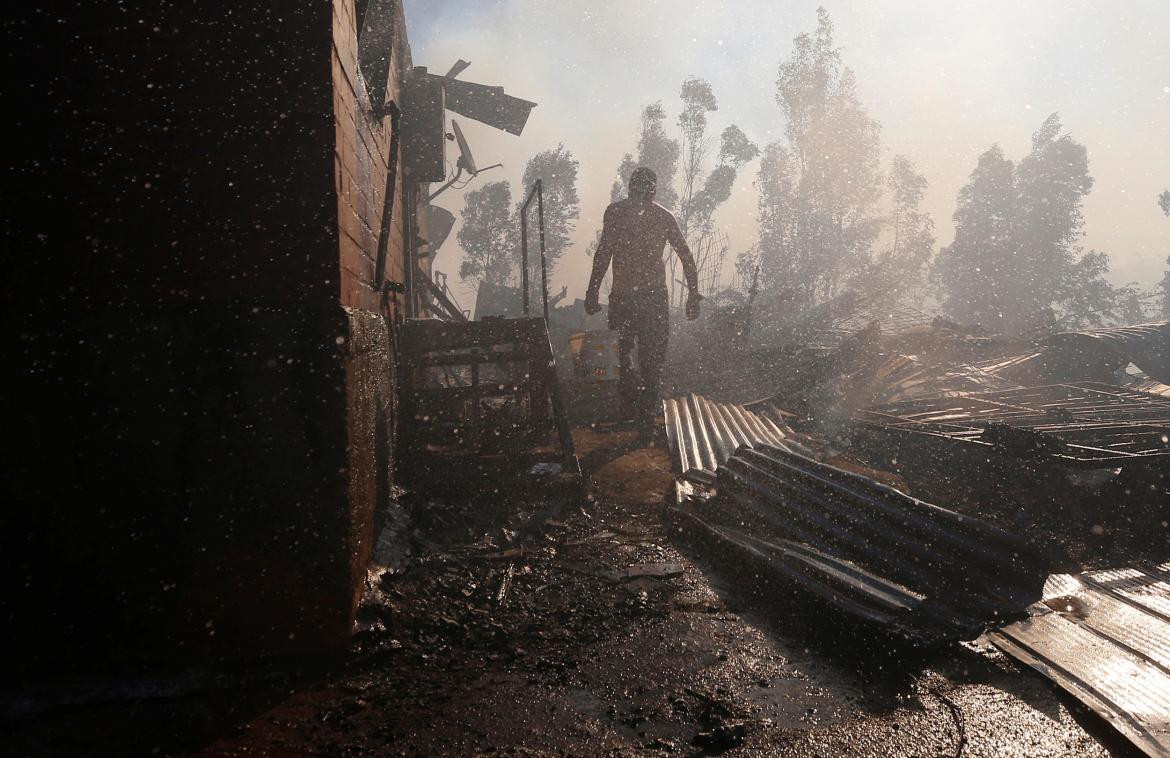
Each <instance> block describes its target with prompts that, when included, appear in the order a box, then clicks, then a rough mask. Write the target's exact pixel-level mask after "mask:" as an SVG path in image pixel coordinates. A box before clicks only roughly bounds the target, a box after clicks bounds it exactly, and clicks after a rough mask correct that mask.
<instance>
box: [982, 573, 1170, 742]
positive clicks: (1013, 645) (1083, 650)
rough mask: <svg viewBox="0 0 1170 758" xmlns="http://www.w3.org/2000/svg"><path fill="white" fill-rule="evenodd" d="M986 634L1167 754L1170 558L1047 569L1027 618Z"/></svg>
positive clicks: (1137, 739) (1123, 728) (1135, 737)
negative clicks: (1081, 569)
mask: <svg viewBox="0 0 1170 758" xmlns="http://www.w3.org/2000/svg"><path fill="white" fill-rule="evenodd" d="M988 637H989V639H990V640H991V641H992V642H993V643H994V644H995V645H997V646H998V647H999V648H1001V649H1002V650H1003V651H1004V652H1006V653H1007V654H1008V655H1010V656H1012V657H1013V658H1016V659H1017V660H1019V661H1022V662H1023V663H1026V664H1027V665H1029V666H1031V667H1032V668H1034V669H1036V670H1037V671H1039V672H1040V673H1041V674H1043V675H1044V676H1046V677H1048V678H1049V679H1051V680H1052V681H1053V682H1055V683H1056V684H1057V685H1059V686H1060V687H1061V688H1063V689H1065V690H1067V691H1068V692H1069V693H1070V694H1072V695H1073V696H1074V697H1076V698H1077V699H1078V700H1080V701H1082V702H1083V703H1085V704H1086V705H1087V706H1089V707H1090V708H1092V709H1093V710H1094V711H1095V712H1096V713H1097V714H1099V715H1100V716H1102V717H1103V718H1105V719H1106V720H1107V721H1108V722H1109V723H1111V724H1112V725H1113V726H1114V727H1115V728H1116V729H1117V730H1118V731H1119V732H1121V733H1122V734H1123V735H1125V736H1126V737H1127V738H1129V739H1130V740H1131V741H1132V742H1133V743H1134V744H1135V745H1137V746H1138V747H1139V748H1141V749H1142V750H1143V751H1144V752H1146V753H1147V754H1148V755H1159V756H1166V755H1170V563H1162V564H1160V565H1157V566H1141V567H1135V568H1127V569H1114V570H1107V571H1091V572H1088V573H1085V574H1079V575H1075V576H1074V575H1068V574H1056V575H1053V576H1051V577H1049V579H1048V582H1047V584H1045V586H1044V598H1043V600H1042V601H1041V602H1040V603H1037V604H1036V605H1034V606H1033V607H1032V609H1031V614H1030V616H1029V618H1028V619H1027V620H1024V621H1020V622H1018V623H1015V624H1012V625H1010V626H1007V627H1005V628H1003V629H1001V630H999V631H997V632H993V633H991V634H989V635H988Z"/></svg>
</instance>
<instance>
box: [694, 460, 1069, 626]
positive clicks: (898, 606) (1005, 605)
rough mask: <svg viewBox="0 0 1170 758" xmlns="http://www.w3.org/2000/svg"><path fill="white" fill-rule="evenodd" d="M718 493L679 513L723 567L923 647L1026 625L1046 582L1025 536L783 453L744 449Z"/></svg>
mask: <svg viewBox="0 0 1170 758" xmlns="http://www.w3.org/2000/svg"><path fill="white" fill-rule="evenodd" d="M714 491H715V493H716V494H715V495H714V496H713V497H711V498H709V499H707V500H705V502H704V503H703V505H702V506H701V507H693V508H680V509H676V511H675V512H674V515H675V522H676V524H677V525H678V527H679V528H680V532H681V533H683V535H684V536H685V537H687V538H690V541H692V542H693V544H695V545H697V546H701V549H703V550H704V552H707V553H709V554H710V556H711V557H712V559H713V560H718V561H720V562H721V563H727V564H734V563H737V562H744V563H746V564H748V565H751V566H752V567H753V570H755V571H756V572H758V573H762V574H765V575H767V576H769V577H774V578H776V579H778V580H781V581H783V582H787V583H789V584H794V585H796V586H797V587H799V588H800V589H802V590H804V591H806V592H808V593H810V594H812V595H815V596H816V597H818V598H820V599H821V600H823V601H825V602H826V603H827V604H828V605H830V606H832V607H834V608H836V609H838V610H840V611H844V612H846V613H848V614H851V615H852V616H854V617H855V618H860V619H862V620H865V621H868V622H875V623H877V624H879V625H880V626H881V627H882V628H883V629H884V630H885V631H887V632H890V633H893V634H896V635H897V636H899V637H903V638H906V639H909V640H912V641H915V642H923V643H935V642H940V641H944V640H955V639H973V638H975V637H976V636H978V635H979V634H980V633H981V632H983V631H984V630H985V629H987V628H989V627H992V626H997V625H1000V624H1003V623H1006V622H1007V621H1009V620H1011V619H1014V618H1019V617H1021V616H1022V614H1023V611H1024V609H1025V608H1027V606H1028V605H1029V604H1030V603H1032V602H1034V601H1035V600H1037V599H1038V598H1039V597H1040V592H1041V589H1042V587H1043V585H1044V578H1045V576H1046V575H1047V570H1046V568H1045V566H1044V563H1043V561H1042V560H1041V559H1040V558H1039V557H1038V556H1036V555H1035V554H1034V551H1033V550H1032V549H1031V548H1030V547H1029V546H1028V545H1027V543H1026V542H1025V541H1024V540H1023V539H1020V538H1019V537H1016V536H1014V535H1011V534H1009V533H1007V532H1004V531H1002V530H1000V529H996V528H995V527H993V526H990V525H989V524H986V523H985V522H983V521H980V520H978V519H973V518H969V517H966V516H962V515H960V514H957V513H954V512H953V511H948V510H945V509H943V508H938V507H936V506H933V505H930V504H929V503H924V502H922V501H920V500H917V499H915V498H912V497H910V496H908V495H906V494H904V493H902V492H899V491H898V490H895V489H893V488H891V487H888V486H886V485H883V484H880V483H878V482H876V481H874V480H873V479H870V478H869V477H866V476H862V475H860V474H855V473H852V472H848V471H844V470H841V469H838V468H834V467H832V466H828V465H825V464H822V463H818V462H817V461H814V460H811V459H809V458H806V457H804V456H801V455H798V454H796V453H793V452H791V451H789V450H786V449H783V448H780V447H775V446H770V445H759V446H756V447H755V448H743V449H741V450H740V451H739V452H737V453H736V454H735V455H733V456H731V457H730V458H729V459H728V460H727V461H725V462H724V464H723V465H721V466H720V467H719V469H718V474H717V477H716V481H715V488H714ZM696 538H697V539H696Z"/></svg>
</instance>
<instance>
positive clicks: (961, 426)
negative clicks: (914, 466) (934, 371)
mask: <svg viewBox="0 0 1170 758" xmlns="http://www.w3.org/2000/svg"><path fill="white" fill-rule="evenodd" d="M858 418H859V419H860V420H862V421H864V422H866V423H869V424H871V425H873V426H877V427H881V428H884V429H887V430H893V431H897V432H901V433H905V434H910V435H921V436H926V437H936V438H945V439H948V440H952V441H955V442H960V443H967V444H976V445H988V446H995V447H997V448H999V449H1001V450H1007V451H1009V452H1017V453H1019V454H1021V455H1028V456H1048V457H1050V458H1051V459H1053V460H1054V461H1055V462H1058V463H1062V464H1066V465H1073V466H1078V467H1084V468H1103V467H1112V466H1119V465H1167V464H1168V463H1170V443H1168V441H1167V440H1168V438H1170V401H1168V400H1164V399H1162V398H1160V397H1157V396H1153V395H1149V394H1146V393H1142V392H1134V391H1132V390H1129V389H1126V388H1123V387H1117V386H1113V385H1108V384H1101V383H1097V382H1081V383H1079V384H1056V385H1046V386H1041V387H1024V388H1020V389H1012V390H1003V391H997V392H984V393H973V394H967V395H962V396H958V397H940V398H926V399H920V400H911V401H906V402H900V403H890V404H887V405H883V406H878V407H875V408H871V409H870V410H868V411H863V412H861V413H860V414H858Z"/></svg>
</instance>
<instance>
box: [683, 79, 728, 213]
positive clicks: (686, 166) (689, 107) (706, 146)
mask: <svg viewBox="0 0 1170 758" xmlns="http://www.w3.org/2000/svg"><path fill="white" fill-rule="evenodd" d="M679 98H680V99H681V100H682V110H680V111H679V114H678V127H679V131H680V132H681V134H682V139H681V141H680V142H681V147H682V197H681V200H682V204H681V207H680V209H679V211H680V212H679V226H680V228H681V229H682V231H683V234H684V235H686V234H687V233H688V232H689V230H690V227H689V222H690V218H691V212H692V208H691V203H692V200H693V199H694V196H695V192H696V191H698V189H699V180H700V177H701V176H702V171H703V164H704V163H706V161H707V157H708V155H709V154H710V152H711V138H710V137H709V136H708V135H707V114H708V113H710V112H713V111H716V110H718V109H719V103H718V101H717V100H716V99H715V93H714V91H713V90H712V89H711V84H710V82H707V81H706V80H703V79H699V78H697V77H694V76H690V77H687V78H686V79H685V80H684V81H683V83H682V91H681V92H680V93H679Z"/></svg>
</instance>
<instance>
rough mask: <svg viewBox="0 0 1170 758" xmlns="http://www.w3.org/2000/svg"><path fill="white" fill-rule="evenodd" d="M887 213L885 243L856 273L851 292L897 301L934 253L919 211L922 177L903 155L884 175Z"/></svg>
mask: <svg viewBox="0 0 1170 758" xmlns="http://www.w3.org/2000/svg"><path fill="white" fill-rule="evenodd" d="M886 189H887V190H888V191H889V194H890V206H889V207H890V211H889V215H888V216H887V217H886V235H885V243H884V244H882V245H880V246H879V247H878V249H877V251H876V253H875V255H874V257H873V260H872V261H871V262H870V263H869V265H867V266H865V267H864V268H862V269H860V271H859V275H858V276H857V277H856V280H855V281H854V282H852V283H851V286H852V287H853V288H854V289H857V290H860V291H864V292H872V293H882V294H883V295H885V296H887V297H891V298H893V297H898V296H901V295H903V294H905V293H907V292H911V291H915V290H917V289H918V288H919V287H920V285H921V284H922V278H923V273H924V270H925V267H926V264H927V262H928V261H929V260H930V256H931V253H932V252H933V251H934V221H933V219H931V217H930V214H929V213H927V212H925V211H923V210H922V196H923V193H924V192H925V191H926V177H925V176H923V175H922V174H920V173H918V171H917V169H916V168H915V167H914V163H913V162H912V161H911V160H910V159H909V158H907V157H906V156H904V155H895V156H894V160H893V161H892V162H891V164H890V171H889V173H888V174H887V175H886Z"/></svg>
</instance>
